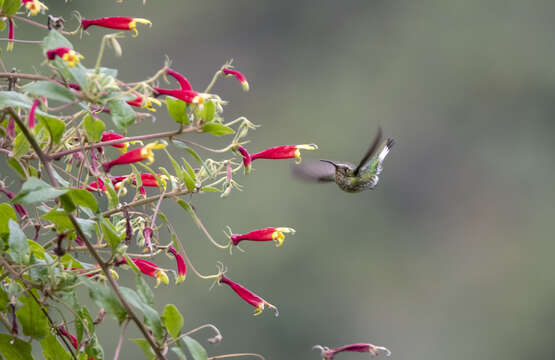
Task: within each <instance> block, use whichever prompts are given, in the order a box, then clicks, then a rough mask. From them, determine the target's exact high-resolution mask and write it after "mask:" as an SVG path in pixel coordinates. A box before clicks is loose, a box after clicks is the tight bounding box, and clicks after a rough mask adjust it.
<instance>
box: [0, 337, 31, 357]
mask: <svg viewBox="0 0 555 360" xmlns="http://www.w3.org/2000/svg"><path fill="white" fill-rule="evenodd" d="M0 353H1V354H2V356H4V359H9V360H32V359H33V356H32V355H31V344H29V343H26V342H25V341H23V340H19V339H16V338H14V337H13V336H11V335H8V334H0Z"/></svg>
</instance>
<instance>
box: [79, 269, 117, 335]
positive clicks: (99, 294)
mask: <svg viewBox="0 0 555 360" xmlns="http://www.w3.org/2000/svg"><path fill="white" fill-rule="evenodd" d="M82 281H83V283H84V284H85V286H87V288H88V289H89V296H90V298H91V299H92V300H93V301H94V302H95V303H96V305H98V307H100V308H104V310H106V313H108V314H109V315H110V316H112V317H113V318H114V319H116V320H118V321H119V322H120V324H121V322H122V321H123V320H125V318H126V317H127V311H126V310H125V308H124V307H123V305H122V304H121V303H120V302H119V300H118V298H117V297H116V294H114V292H113V291H112V289H111V288H110V287H108V286H104V285H100V284H99V283H97V282H94V281H92V280H89V279H82Z"/></svg>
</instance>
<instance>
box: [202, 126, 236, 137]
mask: <svg viewBox="0 0 555 360" xmlns="http://www.w3.org/2000/svg"><path fill="white" fill-rule="evenodd" d="M202 131H203V132H206V133H210V134H212V135H214V136H223V135H228V134H234V133H235V131H234V130H233V129H232V128H230V127H228V126H225V125H223V124H220V123H208V124H205V125H204V126H203V127H202Z"/></svg>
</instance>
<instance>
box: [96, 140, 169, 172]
mask: <svg viewBox="0 0 555 360" xmlns="http://www.w3.org/2000/svg"><path fill="white" fill-rule="evenodd" d="M165 147H166V145H165V144H159V143H158V141H155V142H153V143H150V144H147V145H145V146H141V147H138V148H136V149H133V150H131V151H128V152H126V153H124V154H121V155H120V156H119V157H118V158H117V159H115V160H112V161H108V162H105V163H103V164H102V167H103V168H104V171H105V172H109V171H110V169H111V168H112V167H113V166H115V165H124V164H132V163H136V162H139V161H143V160H146V161H147V163H148V164H152V163H153V162H154V152H153V151H152V150H154V149H163V148H165Z"/></svg>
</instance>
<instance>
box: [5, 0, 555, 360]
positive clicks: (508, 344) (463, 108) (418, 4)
mask: <svg viewBox="0 0 555 360" xmlns="http://www.w3.org/2000/svg"><path fill="white" fill-rule="evenodd" d="M141 3H142V2H141V1H137V0H126V1H125V2H124V3H123V4H117V3H115V2H114V1H107V0H104V1H77V0H74V1H72V2H70V3H65V2H63V1H48V2H47V5H48V6H49V7H50V13H52V14H54V15H62V16H64V17H65V18H66V19H67V20H68V21H67V25H66V26H67V29H73V28H74V26H75V21H74V20H71V21H69V19H70V11H71V10H72V9H74V8H76V9H78V10H79V11H80V12H81V14H83V15H84V16H85V17H88V18H95V17H101V16H115V15H125V16H135V17H144V18H148V19H150V20H151V21H152V22H153V26H152V28H151V29H148V28H146V27H144V26H142V25H139V26H138V28H139V32H140V36H139V37H138V38H130V37H128V38H127V39H125V40H123V41H122V45H123V49H124V56H123V58H116V57H115V56H113V53H111V52H108V55H107V57H106V62H105V64H104V65H106V66H110V67H117V68H119V69H120V78H121V79H122V80H126V81H136V80H141V79H144V78H146V77H148V76H150V75H152V74H153V73H154V72H155V71H156V70H157V69H159V68H160V67H161V66H162V65H163V61H164V56H165V55H168V56H169V57H170V58H171V60H172V61H173V67H174V68H175V69H176V70H178V71H180V72H182V73H184V74H187V76H188V77H189V79H190V80H191V82H192V84H193V86H194V87H196V88H199V89H201V88H204V86H205V85H206V84H207V83H208V82H209V81H210V78H211V77H212V74H213V73H214V72H215V71H216V70H217V69H218V68H219V67H220V66H221V65H222V64H223V63H224V62H225V61H226V60H228V59H230V58H233V59H234V65H235V66H236V68H237V69H238V70H241V71H242V72H244V73H245V74H246V75H247V78H248V80H249V83H250V84H251V91H250V92H248V93H244V92H242V91H241V89H240V86H239V85H238V84H237V83H236V82H235V81H234V80H231V79H225V80H220V81H219V82H218V83H217V85H216V87H215V90H214V92H216V93H217V94H219V95H220V96H222V98H224V99H226V100H229V101H230V104H229V105H228V106H226V108H225V112H224V115H225V117H226V119H229V120H231V119H233V118H235V117H237V116H240V115H244V116H246V117H248V118H249V119H250V120H251V121H253V122H255V123H257V124H260V125H262V127H261V128H259V129H258V130H256V132H254V133H251V137H250V138H251V139H252V142H251V143H250V144H249V146H248V148H249V149H250V150H251V151H260V150H262V149H264V148H266V147H269V146H274V145H280V144H299V143H312V142H314V143H317V144H318V145H319V146H320V150H319V151H317V152H304V153H303V155H304V158H305V159H319V158H331V159H336V160H350V161H353V162H355V161H358V160H359V158H360V157H361V155H362V153H363V152H364V151H365V149H366V148H367V146H368V144H369V142H370V141H371V139H372V138H373V136H374V134H375V132H376V130H377V128H378V126H382V127H383V129H384V133H385V135H386V136H390V137H393V138H394V139H395V140H396V145H395V147H394V148H393V151H392V152H391V155H390V157H389V158H388V159H387V160H386V162H385V165H384V172H383V174H382V176H381V182H380V185H379V186H378V188H377V189H376V190H374V191H371V192H365V193H361V194H358V195H352V194H347V193H344V192H341V191H340V190H339V189H338V188H337V187H336V186H335V185H334V184H327V185H316V184H314V185H311V184H306V183H302V182H298V181H296V180H295V179H293V178H292V177H291V175H290V169H289V165H290V162H289V161H286V160H284V161H270V160H268V161H263V160H260V162H256V163H255V171H254V173H253V174H252V175H251V176H248V177H239V178H238V180H239V182H240V183H242V184H244V185H245V191H244V192H242V193H240V192H234V193H232V195H231V196H230V197H229V198H227V199H223V200H221V199H219V197H218V196H217V195H215V194H213V195H210V194H208V195H205V196H198V197H194V198H193V199H192V202H193V204H194V205H195V206H196V208H197V210H198V214H199V216H200V217H201V218H202V219H203V220H204V222H205V224H206V226H207V227H208V228H209V229H210V231H211V232H212V234H214V235H215V236H217V238H218V240H220V241H223V240H224V235H223V234H222V233H221V230H223V229H224V227H225V226H226V225H230V226H231V227H232V228H233V230H234V231H235V232H247V231H249V230H252V229H255V228H259V227H264V226H290V227H293V228H295V229H296V230H297V234H296V235H295V236H294V237H287V238H286V241H285V245H284V246H283V247H282V248H279V249H276V248H275V247H273V246H272V245H271V244H246V245H245V246H244V248H246V249H247V253H245V254H243V253H240V252H235V253H234V255H233V256H229V254H228V253H227V252H225V251H222V250H219V249H216V248H214V247H212V246H211V245H210V244H209V243H208V241H207V239H206V238H205V237H204V236H203V235H202V234H201V233H200V231H198V229H197V228H196V227H195V225H194V223H193V222H192V220H191V219H190V217H188V216H187V215H186V214H184V213H183V212H182V211H181V210H180V209H178V208H177V207H175V206H173V205H172V204H169V203H168V204H167V205H166V207H165V210H166V211H167V212H168V213H169V214H170V216H171V218H172V219H173V220H174V223H175V224H176V226H177V228H178V231H179V233H180V234H181V236H182V239H183V240H184V246H185V248H186V249H187V250H188V252H189V255H190V257H191V258H192V261H193V262H194V264H195V265H196V266H197V267H198V268H199V269H200V270H201V271H202V272H204V273H209V272H213V271H215V267H214V264H215V262H216V261H218V260H219V261H223V262H224V263H225V264H226V265H227V266H228V267H229V269H230V270H229V273H228V274H229V276H230V277H231V278H232V279H234V280H236V281H238V282H240V283H242V284H243V285H245V286H247V287H248V288H250V289H252V290H253V291H255V292H256V293H258V294H259V295H261V296H262V297H264V298H265V299H267V300H268V301H269V302H271V303H273V304H275V305H277V306H278V307H279V309H280V312H281V315H280V317H279V318H274V317H273V315H272V313H271V312H264V314H263V315H261V316H259V317H256V318H255V317H252V316H251V311H252V308H251V307H250V306H248V305H247V304H245V303H243V302H242V301H241V300H240V299H239V298H238V297H237V296H235V294H233V293H232V292H231V290H230V289H228V288H224V287H218V286H216V287H215V288H214V289H213V290H212V291H209V290H208V287H209V285H210V284H209V282H207V281H201V280H199V279H197V278H195V277H194V275H193V274H192V273H191V274H189V276H188V279H187V281H186V282H185V283H184V284H182V285H181V286H178V287H174V286H168V287H165V286H161V287H159V288H158V289H157V290H156V295H157V305H158V309H159V310H161V309H162V308H163V305H164V304H165V303H175V304H176V305H177V306H178V308H179V309H180V310H181V311H182V313H183V314H184V316H185V321H186V327H188V328H194V327H196V326H198V325H201V324H203V323H206V322H211V323H213V324H215V325H216V326H218V327H219V328H220V329H221V331H222V333H223V335H224V340H223V342H222V343H221V344H219V345H216V346H213V345H209V344H206V342H205V338H206V337H208V335H211V334H207V335H206V336H205V334H204V333H203V334H200V336H197V339H199V340H201V341H202V343H203V344H205V345H207V349H208V351H209V354H211V355H216V354H222V353H225V352H258V353H261V354H263V355H264V356H265V357H266V358H267V359H318V358H319V354H318V353H317V352H314V351H312V350H311V347H312V345H314V344H321V345H329V346H336V345H343V344H347V343H352V342H359V341H360V342H371V343H374V344H377V345H383V346H387V347H388V348H390V349H391V350H392V352H393V355H392V358H393V359H408V358H410V359H425V360H432V359H438V360H440V359H451V360H456V359H469V358H472V359H477V358H480V359H505V360H510V359H515V360H516V359H522V358H524V357H528V358H536V359H548V358H551V357H552V356H553V357H555V348H554V346H553V335H554V330H555V327H554V325H553V322H554V320H555V307H554V304H555V281H553V276H554V275H553V272H554V271H553V270H554V266H553V260H552V258H553V252H554V250H555V244H554V242H553V223H554V221H553V219H554V215H555V210H554V204H555V191H554V187H553V177H554V176H555V166H554V165H553V164H554V163H553V159H552V155H553V154H554V150H555V141H554V140H553V139H554V137H553V132H554V130H555V125H554V124H555V123H554V117H555V36H554V33H555V23H554V22H553V14H555V3H554V2H553V1H529V2H523V1H516V0H515V1H507V0H498V1H486V2H484V1H478V0H467V1H440V0H424V1H410V0H405V1H391V0H388V1H386V0H384V1H362V0H361V1H346V2H337V1H304V2H299V1H285V0H281V1H246V0H242V1H202V2H201V1H178V0H172V1H170V0H168V1H154V0H151V1H148V2H147V4H146V5H145V6H142V5H141ZM38 19H39V20H41V21H45V17H44V16H41V17H38ZM44 33H45V32H44V31H39V30H34V29H30V27H29V26H27V25H25V24H23V23H19V27H18V28H17V29H16V37H17V38H20V39H35V38H40V37H41V36H43V35H44ZM89 33H90V35H88V36H85V37H84V38H83V39H82V40H78V39H77V38H76V39H74V40H72V41H73V42H74V45H75V47H76V49H77V50H78V51H80V52H81V53H82V54H84V55H85V60H84V62H85V65H87V66H92V64H93V63H94V59H95V54H96V52H97V49H98V45H99V41H100V38H101V34H105V33H107V31H106V30H104V29H100V28H91V29H90V31H89ZM16 50H17V51H16V52H15V53H14V55H12V54H6V53H4V54H3V55H2V57H3V60H4V61H5V62H6V64H7V65H8V66H9V67H11V66H17V67H18V68H19V69H20V70H22V71H27V72H31V71H33V64H36V61H35V60H34V59H36V57H37V56H40V50H38V48H37V47H35V46H33V45H21V44H17V45H16ZM174 126H175V125H174V123H173V121H172V120H171V119H170V118H169V116H168V115H167V113H166V111H165V110H164V109H162V110H160V111H158V113H157V121H156V123H151V122H150V121H147V122H144V123H143V124H142V125H141V126H138V127H135V128H134V129H132V133H133V134H143V133H148V132H151V131H154V130H161V129H171V128H173V127H174ZM190 139H192V140H194V141H199V142H208V143H210V144H222V145H223V144H224V142H225V141H224V140H225V139H224V140H217V141H214V140H212V139H210V138H209V137H208V136H206V135H192V136H191V137H190ZM174 151H176V152H177V151H178V150H176V149H174ZM202 155H203V156H211V155H210V154H208V153H202ZM161 158H163V157H162V156H160V157H159V159H161ZM160 163H161V164H163V160H162V161H161V162H160ZM160 261H161V263H162V264H165V265H167V266H171V265H172V262H171V261H170V260H169V259H165V258H164V257H161V260H160ZM120 273H123V272H120ZM124 281H125V280H124ZM130 328H131V327H130ZM115 330H116V326H115V322H114V321H113V320H107V321H105V323H103V325H102V327H101V334H102V340H103V345H104V348H105V351H106V358H111V357H112V356H113V351H114V348H115V345H116V342H117V337H118V333H116V331H115ZM134 332H135V331H134V330H131V331H130V332H129V334H130V336H134V335H138V333H137V332H135V334H134ZM169 356H170V357H171V356H173V354H169ZM141 357H142V353H141V351H140V350H139V348H138V347H137V346H136V345H135V344H132V343H127V344H126V345H125V347H124V353H123V354H122V356H121V357H120V358H123V359H137V358H141ZM338 357H341V359H346V360H347V359H359V358H366V355H364V354H358V355H352V354H342V355H339V356H338Z"/></svg>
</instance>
